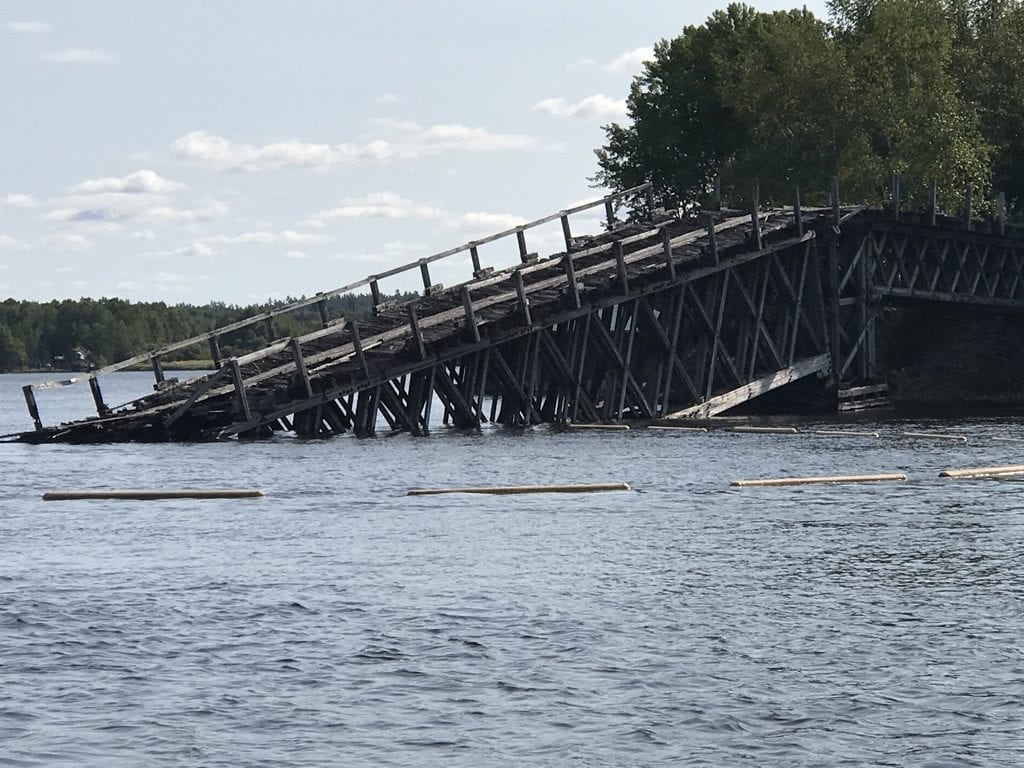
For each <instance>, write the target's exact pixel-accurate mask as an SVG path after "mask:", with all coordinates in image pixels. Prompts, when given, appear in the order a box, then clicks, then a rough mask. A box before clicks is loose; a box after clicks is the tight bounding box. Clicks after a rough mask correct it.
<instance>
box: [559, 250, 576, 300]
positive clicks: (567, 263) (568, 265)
mask: <svg viewBox="0 0 1024 768" xmlns="http://www.w3.org/2000/svg"><path fill="white" fill-rule="evenodd" d="M562 267H563V268H564V269H565V287H566V291H567V293H568V295H569V299H570V300H571V302H572V306H573V307H575V308H577V309H579V307H580V286H579V284H578V283H577V282H576V266H575V265H574V264H573V261H572V254H571V253H567V254H565V256H563V257H562Z"/></svg>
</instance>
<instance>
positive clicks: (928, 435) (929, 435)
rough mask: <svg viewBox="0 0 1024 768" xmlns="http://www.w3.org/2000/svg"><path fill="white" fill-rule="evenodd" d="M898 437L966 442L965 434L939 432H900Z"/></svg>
mask: <svg viewBox="0 0 1024 768" xmlns="http://www.w3.org/2000/svg"><path fill="white" fill-rule="evenodd" d="M900 437H908V438H912V439H930V440H952V441H954V442H957V443H966V442H967V436H966V435H944V434H942V433H941V432H901V433H900Z"/></svg>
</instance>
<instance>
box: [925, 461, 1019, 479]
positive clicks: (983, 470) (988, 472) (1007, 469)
mask: <svg viewBox="0 0 1024 768" xmlns="http://www.w3.org/2000/svg"><path fill="white" fill-rule="evenodd" d="M1011 475H1024V464H1009V465H1007V466H1004V467H974V468H972V469H944V470H942V471H941V472H939V477H953V478H960V479H971V478H976V477H1008V476H1011Z"/></svg>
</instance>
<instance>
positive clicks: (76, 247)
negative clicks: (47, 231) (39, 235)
mask: <svg viewBox="0 0 1024 768" xmlns="http://www.w3.org/2000/svg"><path fill="white" fill-rule="evenodd" d="M45 242H46V243H47V244H51V245H56V246H57V247H59V248H64V249H66V250H69V251H82V250H85V249H86V248H89V247H90V246H91V245H92V243H90V242H89V239H88V238H87V237H86V236H85V235H79V234H67V233H62V234H57V235H50V236H49V237H47V238H46V240H45Z"/></svg>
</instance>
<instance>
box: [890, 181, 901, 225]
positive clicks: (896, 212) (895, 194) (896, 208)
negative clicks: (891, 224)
mask: <svg viewBox="0 0 1024 768" xmlns="http://www.w3.org/2000/svg"><path fill="white" fill-rule="evenodd" d="M889 200H890V202H891V203H892V217H893V220H895V221H899V220H900V175H899V174H898V173H894V174H893V175H892V189H891V191H890V193H889Z"/></svg>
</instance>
